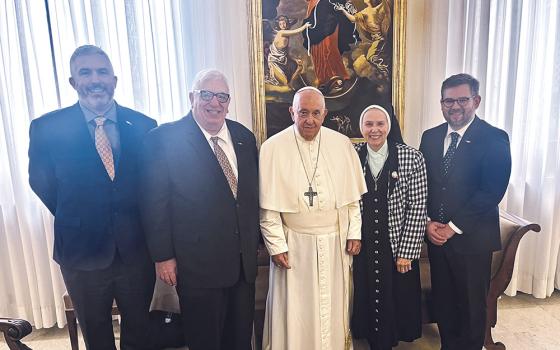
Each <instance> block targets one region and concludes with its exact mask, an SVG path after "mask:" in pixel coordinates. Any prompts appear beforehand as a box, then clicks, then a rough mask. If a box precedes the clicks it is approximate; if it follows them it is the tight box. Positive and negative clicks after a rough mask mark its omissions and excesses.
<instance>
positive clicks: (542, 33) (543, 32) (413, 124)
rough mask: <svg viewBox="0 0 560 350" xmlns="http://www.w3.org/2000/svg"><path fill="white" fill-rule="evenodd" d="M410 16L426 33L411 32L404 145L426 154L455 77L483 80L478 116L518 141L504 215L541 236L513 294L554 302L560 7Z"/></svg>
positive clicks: (485, 7)
mask: <svg viewBox="0 0 560 350" xmlns="http://www.w3.org/2000/svg"><path fill="white" fill-rule="evenodd" d="M408 11H409V17H408V19H407V24H408V28H409V29H410V28H411V27H412V26H414V25H415V24H416V29H417V30H414V31H411V30H408V31H407V35H408V39H407V45H408V44H409V43H410V44H411V45H410V46H409V47H408V48H407V57H406V59H407V79H406V94H407V97H406V115H405V125H406V128H405V138H406V140H407V141H408V142H409V143H411V144H412V145H414V146H417V145H418V143H419V140H420V136H421V133H422V131H423V130H425V129H427V128H430V127H433V126H435V125H437V124H439V123H442V122H443V121H444V119H443V117H442V114H441V111H440V107H439V99H440V86H441V82H442V81H443V80H444V79H445V78H446V77H447V76H449V75H452V74H456V73H459V72H467V73H470V74H472V75H473V76H475V77H477V78H478V79H479V81H480V83H481V88H480V94H481V96H482V103H481V106H480V107H479V109H478V115H479V116H480V117H482V118H483V119H485V120H486V121H488V122H490V123H491V124H493V125H495V126H497V127H499V128H502V129H504V130H506V131H507V132H508V134H509V136H510V142H511V152H512V158H513V169H512V174H511V178H510V184H509V188H508V192H507V193H506V196H505V198H504V200H503V202H502V204H501V207H502V208H503V209H505V210H507V211H509V212H511V213H513V214H516V215H519V216H521V217H524V218H526V219H528V220H530V221H533V222H536V223H539V224H540V225H541V227H542V231H541V232H540V233H534V232H532V233H528V234H527V235H526V236H525V238H524V239H523V240H522V241H521V244H520V247H519V250H518V256H517V259H516V264H515V269H514V273H513V278H512V281H511V283H510V285H509V286H508V289H507V290H506V293H507V294H508V295H515V293H516V292H517V291H522V292H525V293H529V294H533V295H534V296H535V297H538V298H544V297H546V296H550V295H551V294H552V292H553V291H554V289H555V288H560V259H559V250H560V227H559V226H560V225H559V224H560V222H559V219H558V218H557V217H558V216H559V215H558V214H560V140H559V137H560V125H559V117H558V116H559V115H560V102H559V97H560V88H559V83H560V38H558V35H559V33H560V30H559V29H560V21H559V19H560V18H559V17H560V9H559V4H558V1H556V0H491V1H488V0H460V1H459V0H457V1H446V0H429V1H428V0H425V1H418V2H416V1H415V2H414V4H412V3H411V2H409V3H408ZM418 23H421V25H420V26H418ZM418 27H419V28H418ZM412 106H419V107H418V108H412Z"/></svg>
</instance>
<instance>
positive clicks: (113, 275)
mask: <svg viewBox="0 0 560 350" xmlns="http://www.w3.org/2000/svg"><path fill="white" fill-rule="evenodd" d="M61 270H62V276H63V277H64V283H65V284H66V288H67V290H68V294H69V295H70V298H71V299H72V303H73V304H74V309H75V311H76V315H77V317H78V321H79V323H80V328H81V330H82V334H83V336H84V341H85V343H86V347H87V349H89V350H111V349H115V338H114V335H113V322H112V316H111V308H112V304H113V299H114V300H116V302H117V306H118V308H119V312H120V314H121V336H120V338H121V339H120V348H121V349H122V350H136V349H150V345H149V344H150V343H149V341H150V339H149V334H148V332H149V322H148V312H149V308H150V303H151V300H152V296H153V292H154V283H155V271H154V265H153V263H152V262H151V261H148V260H147V261H146V263H145V264H143V265H142V264H136V265H127V264H124V263H123V262H122V261H121V259H120V258H119V256H118V254H117V255H116V256H115V259H114V260H113V262H112V263H111V265H110V266H109V267H107V268H105V269H100V270H93V271H80V270H74V269H72V268H68V267H61Z"/></svg>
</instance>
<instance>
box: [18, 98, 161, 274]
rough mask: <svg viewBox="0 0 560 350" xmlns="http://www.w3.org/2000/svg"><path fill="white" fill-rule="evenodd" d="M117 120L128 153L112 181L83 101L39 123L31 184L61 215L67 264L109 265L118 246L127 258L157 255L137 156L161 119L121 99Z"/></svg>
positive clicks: (58, 223)
mask: <svg viewBox="0 0 560 350" xmlns="http://www.w3.org/2000/svg"><path fill="white" fill-rule="evenodd" d="M117 124H118V130H119V138H120V143H121V153H120V157H119V163H118V164H116V167H115V179H114V181H111V179H110V178H109V175H107V172H106V170H105V167H104V166H103V163H102V161H101V158H100V157H99V154H98V153H97V150H96V148H95V142H94V140H93V139H92V137H91V134H90V133H89V130H88V127H87V125H86V122H85V117H84V114H83V113H82V110H81V108H80V106H79V104H78V103H76V104H75V105H73V106H70V107H67V108H63V109H60V110H57V111H54V112H51V113H48V114H46V115H44V116H42V117H40V118H37V119H35V120H33V121H32V122H31V127H30V143H29V184H30V185H31V188H32V189H33V191H34V192H35V193H36V194H37V196H39V198H40V199H41V201H43V203H44V204H45V205H46V206H47V208H48V209H49V210H50V212H51V213H52V214H53V215H54V217H55V222H54V235H55V242H54V259H55V260H56V262H58V263H59V264H60V265H61V266H64V267H68V268H73V269H78V270H95V269H102V268H105V267H107V266H109V265H110V264H111V262H112V261H113V258H114V256H115V251H116V250H117V249H118V252H119V254H120V256H121V258H122V259H123V261H124V262H125V263H137V262H140V261H141V260H144V261H145V260H147V259H149V256H148V253H147V249H146V244H145V239H144V234H143V232H142V229H141V227H140V221H139V212H138V206H137V196H136V189H137V173H138V169H137V155H138V151H139V149H140V145H141V141H142V139H143V137H144V135H145V134H146V133H147V132H148V130H150V129H152V128H154V127H155V126H156V122H155V121H154V120H152V119H150V118H148V117H146V116H145V115H143V114H141V113H138V112H136V111H133V110H131V109H128V108H125V107H121V106H119V105H117ZM148 261H149V260H148Z"/></svg>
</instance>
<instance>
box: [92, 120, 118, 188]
mask: <svg viewBox="0 0 560 350" xmlns="http://www.w3.org/2000/svg"><path fill="white" fill-rule="evenodd" d="M106 120H107V118H105V117H103V116H99V117H97V118H95V148H97V153H99V157H100V158H101V161H102V162H103V165H104V166H105V170H107V174H108V175H109V177H110V178H111V181H112V180H113V179H114V178H115V163H114V162H113V150H112V149H111V142H109V138H108V137H107V134H106V133H105V129H104V128H103V124H104V123H105V121H106Z"/></svg>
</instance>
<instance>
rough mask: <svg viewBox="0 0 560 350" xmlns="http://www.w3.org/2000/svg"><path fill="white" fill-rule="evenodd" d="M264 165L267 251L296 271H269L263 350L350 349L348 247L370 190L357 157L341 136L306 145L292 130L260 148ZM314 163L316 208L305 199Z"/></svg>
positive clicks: (357, 234) (330, 134)
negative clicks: (281, 257)
mask: <svg viewBox="0 0 560 350" xmlns="http://www.w3.org/2000/svg"><path fill="white" fill-rule="evenodd" d="M296 139H297V140H298V141H297V142H298V143H299V150H300V152H301V157H300V152H298V148H297V145H296ZM317 156H318V157H319V160H318V162H317ZM302 159H303V163H302ZM259 164H260V206H261V230H262V233H263V236H264V239H265V243H266V247H267V249H268V252H269V254H270V255H276V254H279V253H283V252H288V260H289V264H290V266H291V269H289V270H286V269H283V268H278V267H276V266H275V265H274V264H273V263H272V262H271V264H270V280H269V290H268V298H267V302H266V314H265V322H264V331H263V349H264V350H292V349H306V350H314V349H316V350H343V349H350V348H351V347H352V345H351V338H350V333H349V332H350V323H349V322H350V305H351V304H350V299H351V290H350V283H351V277H352V276H351V265H352V259H351V256H350V255H349V254H348V253H347V252H346V240H347V239H360V238H361V217H360V206H359V200H360V198H361V195H362V194H363V193H365V192H366V191H367V190H366V188H367V187H366V184H365V181H364V177H363V172H362V168H361V166H360V161H359V158H358V155H357V153H356V151H355V150H354V148H353V146H352V144H351V142H350V140H349V139H348V138H347V137H346V136H344V135H342V134H339V133H337V132H335V131H332V130H330V129H327V128H321V131H320V133H319V134H318V135H317V137H316V138H315V140H313V141H306V140H305V139H303V138H302V137H301V136H300V135H299V134H298V133H297V129H296V128H295V127H293V126H292V127H289V128H287V129H285V130H283V131H282V132H280V133H278V134H276V135H274V136H272V137H271V138H269V139H268V140H267V141H266V142H265V143H264V144H263V145H262V146H261V151H260V161H259ZM303 164H304V165H305V169H307V176H306V173H305V170H304V167H303V166H304V165H303ZM316 164H317V171H316V174H315V177H314V178H313V181H312V187H313V191H314V192H317V196H315V197H314V198H313V205H312V206H311V205H310V200H309V197H308V196H306V195H305V194H304V193H305V192H308V190H309V183H308V180H307V179H308V178H309V179H311V178H312V177H313V172H314V169H315V165H316Z"/></svg>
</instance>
